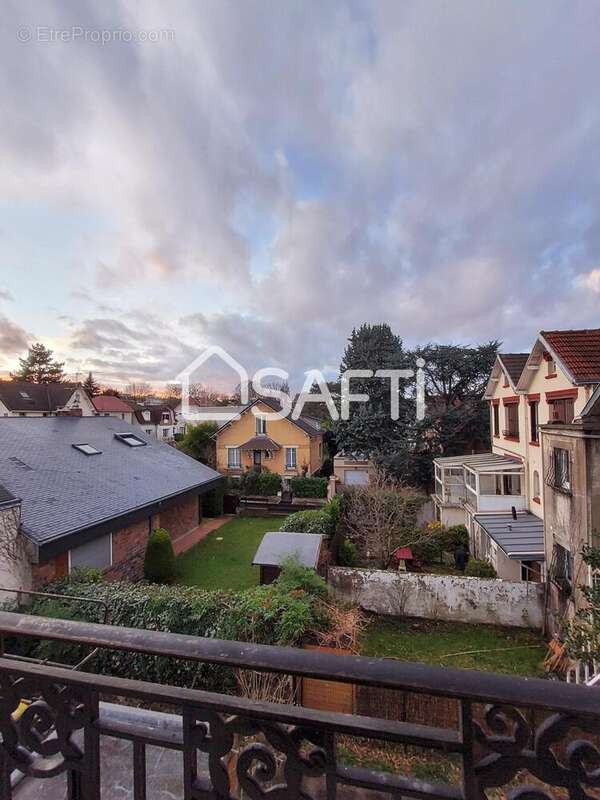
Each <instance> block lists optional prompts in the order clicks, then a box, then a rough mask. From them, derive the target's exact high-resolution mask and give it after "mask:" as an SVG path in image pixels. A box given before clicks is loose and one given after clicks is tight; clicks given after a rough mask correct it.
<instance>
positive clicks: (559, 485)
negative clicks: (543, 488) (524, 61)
mask: <svg viewBox="0 0 600 800" xmlns="http://www.w3.org/2000/svg"><path fill="white" fill-rule="evenodd" d="M552 463H553V467H554V481H553V484H552V485H553V486H554V487H555V488H556V489H564V490H565V491H570V489H571V463H570V461H569V451H568V450H565V449H564V448H562V447H555V448H553V451H552Z"/></svg>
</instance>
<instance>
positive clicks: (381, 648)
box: [361, 618, 546, 677]
mask: <svg viewBox="0 0 600 800" xmlns="http://www.w3.org/2000/svg"><path fill="white" fill-rule="evenodd" d="M531 645H534V646H533V647H532V646H531ZM473 651H477V652H473ZM485 651H488V652H485ZM490 651H491V652H490ZM361 652H362V654H363V655H367V656H380V657H384V658H397V659H400V660H401V661H420V662H422V663H424V664H434V665H437V666H441V667H456V668H463V669H479V670H483V671H485V672H503V673H506V674H509V675H524V676H529V677H543V675H544V672H543V669H542V661H543V659H544V655H545V652H546V644H545V642H544V640H543V638H542V637H541V636H539V635H538V634H535V633H532V632H530V631H525V630H519V629H516V628H499V627H495V626H493V625H467V624H463V623H460V622H433V621H429V620H395V619H391V620H389V619H387V620H386V619H377V618H375V619H374V620H373V621H372V622H371V624H370V625H369V626H368V628H367V629H366V631H365V633H364V634H363V640H362V647H361Z"/></svg>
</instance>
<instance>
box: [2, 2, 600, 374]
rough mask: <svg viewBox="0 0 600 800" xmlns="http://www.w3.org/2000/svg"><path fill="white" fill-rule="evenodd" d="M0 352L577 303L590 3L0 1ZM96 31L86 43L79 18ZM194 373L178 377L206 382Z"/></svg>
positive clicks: (87, 354) (594, 42)
mask: <svg viewBox="0 0 600 800" xmlns="http://www.w3.org/2000/svg"><path fill="white" fill-rule="evenodd" d="M2 16H3V19H2V23H1V28H0V64H1V67H2V69H0V114H1V115H2V121H1V124H0V372H1V371H3V370H8V369H11V368H13V367H14V365H15V363H16V361H17V358H18V356H20V355H23V354H24V352H25V351H26V348H27V346H28V344H29V343H31V342H33V341H42V342H44V343H45V344H46V345H48V346H50V347H51V348H52V349H53V350H54V352H55V355H56V356H57V357H59V358H60V359H61V360H64V361H65V362H66V369H67V371H68V372H69V373H71V374H77V373H80V374H81V375H84V374H85V373H87V371H88V370H92V371H93V372H94V374H95V375H96V377H97V378H98V379H99V380H100V381H102V382H103V383H113V384H115V383H119V382H125V383H128V382H131V381H151V382H163V381H168V380H171V379H172V378H174V377H175V376H176V375H177V373H178V372H179V371H180V370H181V369H182V368H183V367H184V366H185V365H186V364H188V363H189V362H190V361H192V360H193V359H194V358H195V357H196V356H197V355H198V354H199V353H201V352H202V350H203V348H205V347H206V346H208V345H218V346H220V347H222V348H224V349H226V350H227V351H228V352H229V353H230V354H231V355H232V356H233V357H234V358H235V359H237V360H238V361H239V362H241V363H242V364H243V365H244V366H245V367H246V369H247V370H248V371H250V372H252V371H253V370H254V369H257V368H259V367H266V366H277V367H279V368H282V369H284V370H286V371H288V372H289V373H290V374H291V376H292V384H294V383H295V382H296V383H297V382H298V381H299V380H300V379H301V377H302V374H303V372H304V371H305V370H308V369H320V370H322V371H323V372H324V373H325V374H326V375H331V376H333V375H335V373H336V372H337V369H338V365H339V362H340V358H341V355H342V352H343V348H344V346H345V342H346V340H347V337H348V336H349V334H350V332H351V330H352V328H353V327H355V326H358V325H360V324H361V323H363V322H372V323H374V322H388V323H389V324H390V325H391V326H392V328H393V329H394V331H395V332H396V333H398V334H399V335H400V336H401V337H402V338H403V340H404V342H405V343H406V345H407V346H413V345H415V344H417V343H421V344H424V343H426V342H429V341H438V342H445V343H450V342H452V343H464V344H476V343H479V342H484V341H487V340H490V339H500V340H502V342H503V349H504V350H506V351H514V350H526V349H527V348H529V347H530V346H531V345H532V343H533V341H534V339H535V335H536V333H537V332H538V331H539V330H541V329H552V328H584V327H600V216H599V214H600V170H599V163H598V162H599V160H600V102H599V99H600V98H599V96H598V95H599V91H600V90H599V88H598V64H599V63H600V61H599V58H600V37H599V36H598V30H600V4H598V3H595V2H591V0H585V2H580V0H565V2H558V1H557V0H540V1H539V2H538V0H528V2H527V3H523V2H521V0H515V1H514V2H511V1H510V0H502V2H497V0H472V1H471V0H453V2H445V0H444V2H442V0H417V1H413V0H374V2H368V1H367V0H347V2H342V1H340V2H336V1H335V0H325V2H319V3H317V2H306V0H298V2H296V1H295V0H278V2H269V1H268V0H262V2H256V1H255V0H200V2H198V0H194V1H193V2H186V1H185V0H170V2H169V3H165V2H144V1H143V0H140V2H136V3H131V2H117V1H116V0H101V1H100V0H96V2H93V3H92V2H86V1H85V0H77V2H68V0H61V2H56V3H55V2H52V1H51V0H47V2H27V3H24V2H22V0H18V1H17V2H14V3H13V2H10V0H9V2H8V3H6V2H5V3H4V4H3V15H2ZM102 39H104V41H102ZM216 375H217V371H215V373H214V375H212V376H211V373H210V370H208V371H207V372H206V374H205V375H200V376H198V379H199V380H203V382H206V383H210V382H211V379H213V378H214V379H215V380H217V378H216Z"/></svg>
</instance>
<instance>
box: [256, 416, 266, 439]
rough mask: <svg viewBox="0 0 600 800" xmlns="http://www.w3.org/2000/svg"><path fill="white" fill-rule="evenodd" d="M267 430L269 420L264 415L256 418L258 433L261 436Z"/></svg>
mask: <svg viewBox="0 0 600 800" xmlns="http://www.w3.org/2000/svg"><path fill="white" fill-rule="evenodd" d="M266 432H267V420H266V419H265V418H264V417H257V418H256V433H257V434H258V435H259V436H260V435H261V434H265V433H266Z"/></svg>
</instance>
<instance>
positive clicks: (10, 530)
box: [0, 505, 32, 602]
mask: <svg viewBox="0 0 600 800" xmlns="http://www.w3.org/2000/svg"><path fill="white" fill-rule="evenodd" d="M20 517H21V513H20V507H19V506H18V505H15V506H10V507H8V508H3V509H0V538H1V541H0V587H5V588H7V589H23V590H25V589H31V585H32V580H31V561H30V558H29V555H28V553H27V551H26V549H25V548H24V547H21V548H14V547H13V546H12V545H11V544H7V542H8V543H11V542H13V541H14V540H15V537H16V536H21V534H19V533H18V530H19V526H20ZM21 541H23V540H21ZM8 551H10V553H11V555H10V556H9V555H8ZM13 553H14V554H18V556H19V557H18V560H16V559H15V557H14V556H13ZM15 598H16V595H15V594H13V593H12V592H0V602H6V601H10V600H14V599H15Z"/></svg>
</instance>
